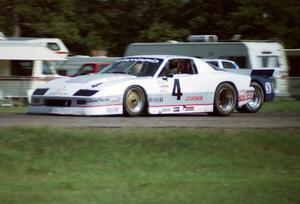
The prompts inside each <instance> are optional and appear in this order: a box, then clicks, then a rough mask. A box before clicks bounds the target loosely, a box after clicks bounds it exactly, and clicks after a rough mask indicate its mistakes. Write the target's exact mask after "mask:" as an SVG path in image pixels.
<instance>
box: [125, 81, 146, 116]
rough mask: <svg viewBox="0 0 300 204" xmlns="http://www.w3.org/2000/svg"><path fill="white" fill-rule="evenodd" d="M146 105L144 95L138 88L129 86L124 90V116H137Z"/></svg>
mask: <svg viewBox="0 0 300 204" xmlns="http://www.w3.org/2000/svg"><path fill="white" fill-rule="evenodd" d="M145 105H146V95H145V92H144V91H143V89H142V88H141V87H139V86H130V87H128V88H127V89H126V91H125V93H124V98H123V107H124V114H125V115H127V116H139V115H141V114H142V113H143V111H144V109H145Z"/></svg>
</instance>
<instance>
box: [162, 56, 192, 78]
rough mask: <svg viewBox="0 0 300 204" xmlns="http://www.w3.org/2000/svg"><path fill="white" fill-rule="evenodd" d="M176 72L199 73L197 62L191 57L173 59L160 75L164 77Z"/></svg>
mask: <svg viewBox="0 0 300 204" xmlns="http://www.w3.org/2000/svg"><path fill="white" fill-rule="evenodd" d="M174 74H197V69H196V66H195V63H194V62H193V60H190V59H171V60H169V61H168V62H167V63H166V65H165V66H164V68H163V69H162V71H161V72H160V74H159V75H158V76H159V77H163V76H171V75H174Z"/></svg>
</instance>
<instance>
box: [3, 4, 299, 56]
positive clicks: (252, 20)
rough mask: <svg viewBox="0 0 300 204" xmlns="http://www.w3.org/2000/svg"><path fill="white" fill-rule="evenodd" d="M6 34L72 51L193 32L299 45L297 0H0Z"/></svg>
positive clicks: (118, 50) (180, 37)
mask: <svg viewBox="0 0 300 204" xmlns="http://www.w3.org/2000/svg"><path fill="white" fill-rule="evenodd" d="M0 8H1V9H0V31H2V32H4V33H5V34H6V35H7V36H25V37H56V38H60V39H62V40H63V41H64V42H65V44H66V45H67V46H68V47H69V49H70V50H71V52H72V53H73V54H89V52H90V51H91V50H95V49H106V50H107V51H108V52H109V55H110V56H121V55H122V54H123V53H124V50H125V48H126V46H127V45H128V44H129V43H132V42H163V41H167V40H177V41H186V38H187V36H188V35H191V34H214V35H218V37H219V39H230V38H231V37H232V36H233V35H235V34H240V35H241V36H242V39H252V40H255V39H259V40H264V39H268V40H277V41H280V42H281V43H283V44H284V46H285V47H286V48H299V47H300V1H298V0H206V1H205V0H59V1H56V0H0Z"/></svg>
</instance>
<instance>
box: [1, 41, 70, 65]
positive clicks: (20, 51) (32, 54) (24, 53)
mask: <svg viewBox="0 0 300 204" xmlns="http://www.w3.org/2000/svg"><path fill="white" fill-rule="evenodd" d="M0 60H49V61H58V60H65V59H64V58H63V57H61V56H59V55H58V54H56V53H54V52H53V51H51V50H50V49H48V48H46V47H42V46H35V45H26V44H22V43H6V42H0Z"/></svg>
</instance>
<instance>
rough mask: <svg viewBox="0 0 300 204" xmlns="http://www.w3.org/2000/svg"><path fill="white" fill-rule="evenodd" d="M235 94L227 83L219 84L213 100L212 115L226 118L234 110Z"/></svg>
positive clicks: (231, 86) (233, 89)
mask: <svg viewBox="0 0 300 204" xmlns="http://www.w3.org/2000/svg"><path fill="white" fill-rule="evenodd" d="M236 103H237V94H236V91H235V88H234V87H233V85H231V84H229V83H223V84H220V85H219V86H218V88H217V90H216V93H215V98H214V111H213V115H219V116H228V115H230V114H231V113H232V111H233V110H234V109H235V107H236Z"/></svg>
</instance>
